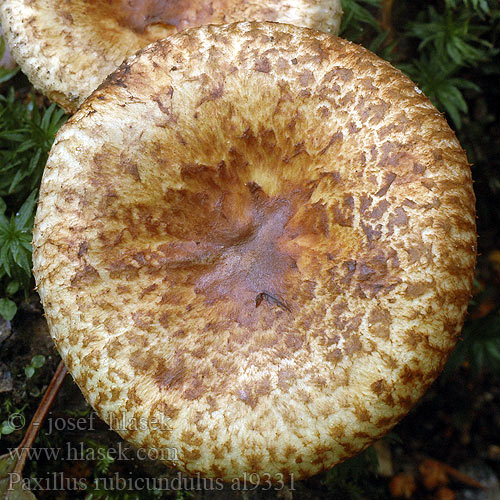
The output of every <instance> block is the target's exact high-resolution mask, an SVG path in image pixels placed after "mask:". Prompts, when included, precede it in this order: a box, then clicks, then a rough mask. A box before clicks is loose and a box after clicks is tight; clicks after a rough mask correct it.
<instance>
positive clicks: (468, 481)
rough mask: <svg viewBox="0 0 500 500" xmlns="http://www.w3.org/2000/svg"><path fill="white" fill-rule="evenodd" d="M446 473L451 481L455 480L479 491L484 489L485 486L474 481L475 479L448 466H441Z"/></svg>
mask: <svg viewBox="0 0 500 500" xmlns="http://www.w3.org/2000/svg"><path fill="white" fill-rule="evenodd" d="M443 465H444V468H445V470H446V472H447V473H448V475H449V476H451V477H452V478H453V479H456V480H457V481H459V482H460V483H462V484H465V485H467V486H470V487H472V488H479V489H481V490H484V489H486V486H485V485H484V484H482V483H480V482H479V481H476V480H475V479H473V478H471V477H470V476H467V475H466V474H464V473H463V472H460V471H459V470H457V469H454V468H453V467H450V466H449V465H446V464H443Z"/></svg>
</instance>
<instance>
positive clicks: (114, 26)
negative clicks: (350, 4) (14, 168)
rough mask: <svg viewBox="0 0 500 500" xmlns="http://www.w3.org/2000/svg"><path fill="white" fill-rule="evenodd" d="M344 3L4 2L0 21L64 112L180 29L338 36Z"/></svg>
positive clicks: (20, 57) (18, 56) (25, 65)
mask: <svg viewBox="0 0 500 500" xmlns="http://www.w3.org/2000/svg"><path fill="white" fill-rule="evenodd" d="M341 15H342V8H341V0H266V1H262V0H65V1H61V0H2V2H1V5H0V21H1V25H2V27H3V29H4V32H5V37H6V40H7V42H8V44H9V46H10V47H11V48H12V54H13V56H14V58H15V60H16V61H17V63H18V64H19V65H20V66H21V69H22V71H23V72H24V73H25V74H26V75H27V76H28V78H29V79H30V81H31V83H32V84H33V85H34V86H35V87H36V88H37V89H38V90H40V91H41V92H43V93H44V94H45V95H47V97H49V98H50V99H51V100H53V101H54V102H56V103H57V104H59V105H60V106H62V107H63V108H64V109H65V110H66V111H67V112H68V113H73V112H74V111H76V109H77V108H78V106H79V105H80V104H81V103H82V102H83V100H84V99H85V98H86V97H88V95H89V94H90V93H91V92H92V91H93V90H94V89H95V88H96V87H97V86H98V85H99V84H100V83H101V82H102V81H103V80H104V79H105V78H106V77H107V76H108V75H109V74H110V73H111V72H112V71H114V70H115V69H116V68H117V67H118V66H119V65H120V64H121V63H122V62H123V60H124V59H125V58H126V57H128V56H130V55H132V54H133V53H135V52H136V51H137V50H139V49H141V48H143V47H145V46H146V45H148V44H149V43H151V42H154V41H155V40H160V39H162V38H166V37H167V36H170V35H172V34H174V33H176V32H178V31H180V30H183V29H187V28H191V27H194V26H201V25H206V24H222V23H231V22H236V21H273V22H280V23H288V24H293V25H296V26H304V27H307V28H312V29H317V30H320V31H325V32H328V33H333V34H337V33H338V31H339V28H340V18H341Z"/></svg>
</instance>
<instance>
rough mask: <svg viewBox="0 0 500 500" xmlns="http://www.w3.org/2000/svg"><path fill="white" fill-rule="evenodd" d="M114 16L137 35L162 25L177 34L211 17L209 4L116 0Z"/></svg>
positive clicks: (192, 0)
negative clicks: (155, 25)
mask: <svg viewBox="0 0 500 500" xmlns="http://www.w3.org/2000/svg"><path fill="white" fill-rule="evenodd" d="M116 3H117V4H118V7H119V8H117V9H115V10H114V12H115V13H116V15H117V16H118V17H117V20H118V22H119V23H120V24H122V25H125V26H128V27H129V28H131V29H133V30H134V31H137V32H139V33H142V32H144V30H145V29H146V28H147V26H149V25H151V24H155V23H161V24H165V25H168V26H175V28H177V29H178V30H182V29H185V28H187V27H191V26H199V25H202V24H205V23H206V22H209V21H210V18H211V16H213V13H214V9H213V3H214V2H213V1H210V0H119V1H118V2H116Z"/></svg>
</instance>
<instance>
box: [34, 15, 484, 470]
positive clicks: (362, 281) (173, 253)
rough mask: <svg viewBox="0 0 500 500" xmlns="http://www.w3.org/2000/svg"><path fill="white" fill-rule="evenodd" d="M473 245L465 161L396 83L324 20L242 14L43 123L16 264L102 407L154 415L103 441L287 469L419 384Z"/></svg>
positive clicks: (196, 464) (449, 323)
mask: <svg viewBox="0 0 500 500" xmlns="http://www.w3.org/2000/svg"><path fill="white" fill-rule="evenodd" d="M263 61H265V63H263ZM263 69H265V71H263ZM325 117H326V118H325ZM475 243H476V236H475V225H474V194H473V191H472V181H471V174H470V169H469V166H468V163H467V160H466V156H465V154H464V152H463V151H462V149H461V148H460V146H459V144H458V142H457V140H456V138H455V135H454V134H453V132H452V131H451V130H450V128H449V127H448V125H447V124H446V122H445V120H444V119H443V117H442V116H441V115H440V113H439V112H438V111H437V110H436V109H435V108H434V107H433V106H432V105H431V103H430V102H429V100H428V99H427V98H426V97H425V96H423V95H422V94H421V92H420V91H418V89H416V88H415V86H414V84H413V83H412V82H411V81H410V80H409V79H408V78H406V77H405V76H404V75H403V74H401V73H400V72H399V71H397V70H396V69H394V68H393V67H391V66H390V65H389V64H388V63H387V62H385V61H382V60H381V59H379V58H378V57H376V56H375V55H373V54H371V53H369V52H368V51H366V50H365V49H363V48H361V47H358V46H356V45H354V44H352V43H349V42H346V41H344V40H341V39H338V38H335V37H332V36H328V35H326V34H320V33H315V32H311V31H308V30H304V29H300V28H295V27H291V26H285V25H277V24H271V23H240V24H234V25H229V26H219V27H215V26H210V27H204V28H197V29H191V30H188V31H186V32H183V33H179V34H177V35H175V36H172V37H171V38H170V39H168V40H164V41H162V42H158V43H156V44H153V45H151V46H150V47H148V48H146V49H145V50H144V51H143V52H141V53H140V54H138V55H137V56H134V57H133V58H131V59H129V60H128V61H127V62H126V63H125V64H124V65H123V66H122V67H121V68H120V69H119V70H118V71H117V72H116V73H114V74H113V75H111V76H110V77H109V78H108V79H107V81H106V82H104V83H103V84H102V85H101V86H100V87H99V89H97V90H96V91H95V92H94V94H93V95H92V96H91V97H90V98H89V99H88V100H87V101H86V102H85V104H84V105H83V106H82V108H81V109H80V110H79V111H78V112H77V113H76V114H75V115H74V116H73V117H72V118H71V119H70V120H69V121H68V123H67V124H66V125H65V126H64V127H63V128H62V129H61V131H60V133H59V134H58V136H57V139H56V142H55V144H54V147H53V150H52V152H51V154H50V158H49V161H48V165H47V168H46V171H45V174H44V179H43V184H42V188H41V193H40V204H39V210H38V213H37V218H36V225H35V230H34V265H35V268H34V272H35V276H36V279H37V283H38V287H39V290H40V294H41V297H42V301H43V304H44V306H45V310H46V315H47V319H48V322H49V325H50V329H51V333H52V335H53V337H54V339H55V342H56V344H57V346H58V348H59V350H60V352H61V354H62V356H63V358H64V360H65V361H66V362H67V364H68V367H69V369H70V371H71V372H72V374H73V376H74V377H75V380H76V382H77V383H78V384H79V386H80V387H81V388H82V391H83V393H84V394H85V396H86V397H87V398H88V400H89V401H90V402H91V404H92V405H93V406H94V407H95V409H96V410H97V412H98V413H99V414H100V415H101V416H102V417H103V418H104V419H105V420H106V421H109V420H110V418H112V419H113V420H114V421H116V420H120V419H121V420H123V418H125V419H132V418H134V419H135V421H147V422H151V421H152V420H153V419H156V420H159V421H162V419H163V420H164V421H165V422H166V423H167V424H168V425H167V426H166V427H163V428H158V427H155V426H150V427H149V429H144V428H137V429H135V428H127V429H122V430H119V432H120V434H121V435H122V436H124V437H126V438H127V439H129V440H130V441H132V442H133V443H135V444H136V445H138V446H149V447H156V448H163V447H175V448H177V450H178V452H179V461H178V462H177V463H175V464H173V465H175V466H177V467H179V468H180V469H182V470H184V471H186V472H189V473H196V472H201V473H202V474H204V475H208V476H213V475H215V476H220V477H223V478H225V479H230V478H232V477H240V476H241V475H242V474H243V473H244V472H248V473H250V472H255V473H260V474H264V473H268V474H271V475H272V476H273V475H274V474H277V473H283V474H285V476H288V475H291V474H294V477H295V478H296V479H298V478H304V477H308V476H310V475H312V474H315V473H317V472H319V471H321V470H323V469H325V468H328V467H331V466H333V465H334V464H336V463H338V462H339V461H342V460H344V459H346V458H348V457H349V456H351V455H353V454H355V453H357V452H359V451H360V450H362V449H363V448H365V447H366V446H368V445H369V444H370V442H372V441H373V440H375V439H377V438H378V437H380V436H381V435H382V434H384V433H385V432H387V431H388V430H389V429H390V428H391V427H392V426H393V425H394V424H395V423H396V422H397V421H398V420H399V419H400V418H401V417H402V416H403V415H405V414H406V413H407V412H408V410H409V409H410V408H411V406H412V405H413V404H414V403H415V401H416V400H417V399H418V398H419V397H420V396H421V395H422V394H423V392H424V391H425V390H426V388H427V387H428V386H429V384H430V383H431V382H432V381H433V380H434V378H435V377H436V376H437V374H438V372H439V370H440V369H441V368H442V366H443V364H444V362H445V360H446V357H447V354H448V353H449V351H450V350H451V349H452V347H453V346H454V344H455V341H456V339H457V336H458V334H459V331H460V328H461V326H462V323H463V319H464V315H465V311H466V307H467V303H468V299H469V297H470V293H471V286H472V277H473V269H474V264H475Z"/></svg>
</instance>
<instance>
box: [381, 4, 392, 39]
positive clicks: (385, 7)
mask: <svg viewBox="0 0 500 500" xmlns="http://www.w3.org/2000/svg"><path fill="white" fill-rule="evenodd" d="M393 3H394V0H383V1H382V8H381V9H382V19H381V22H380V24H381V25H382V29H384V30H385V31H389V40H390V39H392V32H393V29H392V5H393Z"/></svg>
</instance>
